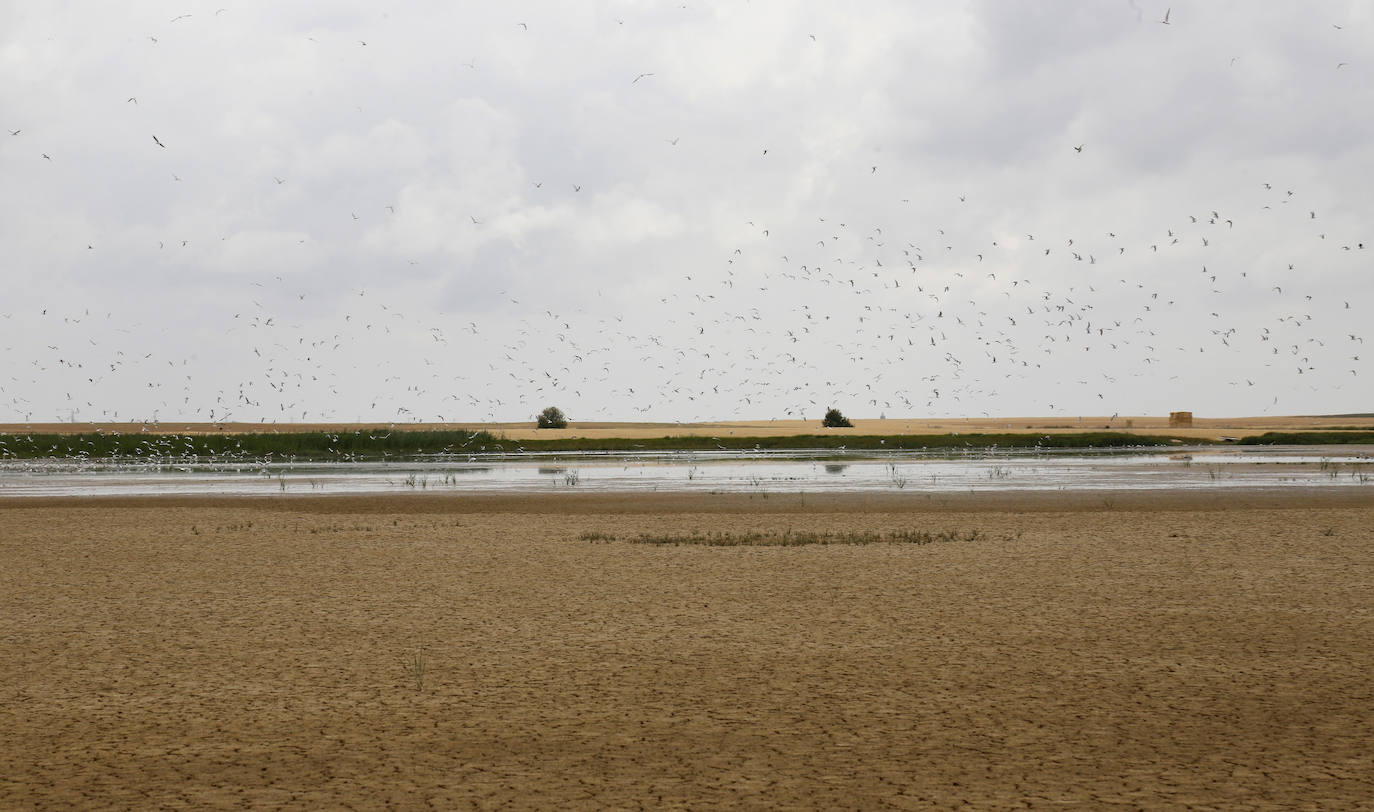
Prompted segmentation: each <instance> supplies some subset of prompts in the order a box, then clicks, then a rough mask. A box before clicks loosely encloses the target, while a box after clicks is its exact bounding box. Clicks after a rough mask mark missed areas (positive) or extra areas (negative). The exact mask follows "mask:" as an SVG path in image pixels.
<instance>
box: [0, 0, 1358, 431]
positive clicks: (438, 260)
mask: <svg viewBox="0 0 1374 812" xmlns="http://www.w3.org/2000/svg"><path fill="white" fill-rule="evenodd" d="M1166 14H1167V16H1168V21H1167V24H1165V23H1164V20H1165V17H1166ZM1371 124H1374V6H1371V5H1370V4H1369V3H1367V2H1310V3H1267V2H1266V3H1256V2H1241V1H1240V0H1237V1H1236V2H1206V3H1203V2H1177V1H1175V2H1173V3H1172V5H1169V4H1166V3H1163V2H1161V3H1155V2H1147V0H1134V2H1127V1H1124V0H1123V2H1109V1H1107V0H1103V1H1102V2H1080V3H1057V2H1043V3H1042V2H1011V1H1010V0H1008V2H963V3H955V2H943V1H941V2H909V0H901V2H864V3H860V4H857V5H849V6H845V5H843V4H837V3H829V2H782V1H781V0H777V1H776V2H767V1H765V0H754V1H753V2H742V1H741V2H701V0H686V2H681V0H674V1H673V2H656V1H653V2H629V1H628V0H626V1H623V2H611V1H606V2H579V3H564V2H552V0H551V1H550V2H534V1H530V2H510V3H468V2H456V3H455V2H409V3H402V4H379V3H362V2H358V3H344V2H333V3H319V2H309V3H305V2H282V3H270V4H268V3H255V4H243V3H237V2H235V0H214V2H199V0H187V2H179V3H165V2H158V3H153V2H140V1H139V0H133V1H132V2H125V3H119V4H105V3H66V2H44V3H29V4H20V3H6V4H3V5H0V125H3V127H4V130H5V132H3V133H0V180H2V181H3V187H4V190H5V191H4V194H3V195H0V247H3V258H2V259H0V263H2V264H0V421H21V420H32V421H48V420H73V419H75V420H82V421H84V420H95V421H104V420H139V419H152V418H157V419H161V420H211V419H229V420H244V421H254V422H256V421H263V420H265V421H274V420H275V421H288V420H294V421H300V420H308V421H319V420H333V421H356V420H365V421H405V422H410V421H416V420H423V421H475V420H523V419H528V418H530V417H531V416H532V415H534V414H535V413H536V412H538V411H539V410H540V409H541V408H543V407H544V406H547V405H557V406H559V407H561V408H562V409H563V410H564V411H565V412H567V413H568V415H569V416H570V417H571V418H573V419H574V420H579V419H580V420H655V421H674V420H682V421H703V420H723V419H769V418H779V419H782V418H796V417H805V418H819V417H820V416H821V414H822V412H823V411H824V409H825V408H826V407H828V406H831V405H834V406H837V407H839V408H841V409H842V410H843V411H844V412H845V413H846V414H847V415H849V416H850V417H856V418H864V417H878V416H880V415H885V416H887V417H890V418H891V417H946V416H953V417H959V416H982V415H985V414H991V415H1049V414H1062V415H1065V416H1075V415H1110V414H1112V413H1116V412H1120V413H1122V414H1162V413H1165V412H1168V411H1171V410H1180V409H1191V410H1192V411H1194V412H1195V413H1197V414H1198V415H1199V416H1226V415H1230V416H1240V415H1257V414H1299V413H1303V414H1329V413H1343V412H1356V411H1361V412H1368V411H1374V366H1372V365H1371V364H1370V359H1371V357H1374V329H1372V328H1371V327H1370V320H1371V317H1374V282H1372V281H1371V280H1374V274H1371V271H1374V263H1372V262H1371V260H1372V259H1374V193H1371V178H1374V132H1371V129H1372V128H1371ZM1366 341H1368V342H1369V346H1366Z"/></svg>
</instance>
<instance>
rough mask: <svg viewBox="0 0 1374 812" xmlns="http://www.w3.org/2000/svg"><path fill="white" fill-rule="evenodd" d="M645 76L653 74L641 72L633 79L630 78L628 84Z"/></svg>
mask: <svg viewBox="0 0 1374 812" xmlns="http://www.w3.org/2000/svg"><path fill="white" fill-rule="evenodd" d="M645 76H653V74H652V73H641V74H639V75H638V76H636V77H635V78H634V79H633V80H631V82H630V84H634V83H635V82H638V81H639V80H640V79H643V78H644V77H645Z"/></svg>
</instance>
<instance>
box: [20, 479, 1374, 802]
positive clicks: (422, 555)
mask: <svg viewBox="0 0 1374 812" xmlns="http://www.w3.org/2000/svg"><path fill="white" fill-rule="evenodd" d="M789 530H790V531H793V533H794V534H795V533H800V532H817V533H825V532H830V533H834V534H836V535H834V536H833V537H832V538H833V539H835V540H840V539H843V538H846V536H845V535H844V534H852V533H855V532H872V533H887V532H892V531H903V530H910V531H927V532H929V533H932V534H936V535H937V536H939V537H942V538H949V539H951V540H945V541H938V540H937V541H934V542H933V543H929V544H901V543H887V542H880V543H872V544H826V545H820V544H814V545H805V546H735V547H716V546H704V545H699V544H679V545H662V544H645V543H639V542H640V541H642V540H644V539H643V538H641V537H648V538H649V539H658V540H662V539H663V538H664V537H665V536H680V535H682V534H690V533H691V532H692V531H697V532H698V533H699V534H712V533H727V534H733V536H734V537H736V538H740V537H743V536H745V535H746V534H748V533H750V532H753V533H761V534H765V535H768V534H780V533H783V532H785V531H789ZM973 531H977V532H976V533H974V532H973ZM0 561H3V566H2V567H0V763H3V764H4V765H6V766H5V769H4V770H3V772H0V807H2V808H6V809H14V808H20V809H23V808H51V807H72V806H75V807H80V808H157V807H162V806H166V807H177V808H185V807H191V808H207V807H228V806H236V807H245V806H250V807H254V808H264V807H269V808H288V809H317V808H341V807H354V808H377V807H382V806H393V807H396V808H492V807H498V806H508V807H517V808H551V807H561V808H577V807H581V808H596V809H604V808H628V807H637V806H645V807H685V806H692V807H700V806H715V805H721V806H741V807H748V808H765V807H778V806H781V807H790V808H807V807H809V808H827V809H828V808H861V809H882V808H904V809H915V808H928V807H931V806H958V805H962V804H974V805H978V806H984V807H995V808H1014V807H1018V806H1046V805H1078V806H1089V807H1094V808H1101V807H1107V806H1113V805H1120V806H1124V807H1147V806H1185V805H1191V806H1202V807H1237V806H1246V807H1251V806H1266V807H1282V808H1303V807H1317V806H1325V807H1331V808H1352V807H1357V806H1360V805H1363V804H1368V803H1369V799H1370V798H1374V779H1372V778H1371V776H1374V748H1371V747H1370V745H1369V743H1370V742H1371V741H1374V714H1371V713H1370V709H1371V708H1374V678H1371V674H1374V609H1371V607H1374V489H1364V488H1358V487H1352V488H1342V489H1327V490H1326V491H1321V492H1316V491H1287V492H1282V493H1278V492H1275V493H1264V492H1227V493H1182V492H1152V493H1134V494H1133V493H1121V494H1114V495H1113V494H1091V493H1075V494H1062V495H1061V494H1053V493H1042V494H1029V495H1019V496H1018V495H1015V494H1001V495H999V494H987V495H959V496H946V497H927V496H925V495H922V494H919V493H902V494H875V495H859V494H854V495H843V496H825V497H821V496H799V495H790V496H781V495H774V496H769V497H767V498H764V497H763V496H760V495H755V496H752V497H751V496H749V495H744V494H741V495H718V494H716V495H710V494H700V495H698V494H674V495H664V494H659V495H633V494H631V495H616V494H578V493H571V494H566V493H564V494H540V495H500V494H493V495H406V496H395V497H393V496H369V497H310V496H300V497H293V496H285V497H280V498H272V499H208V498H183V499H178V498H149V499H122V500H121V499H65V500H57V499H53V500H28V499H14V500H5V501H3V502H0Z"/></svg>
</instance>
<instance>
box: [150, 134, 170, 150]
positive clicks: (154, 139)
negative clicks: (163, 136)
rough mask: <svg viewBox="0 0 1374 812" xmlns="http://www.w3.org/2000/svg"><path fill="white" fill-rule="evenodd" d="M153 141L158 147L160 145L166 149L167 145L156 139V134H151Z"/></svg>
mask: <svg viewBox="0 0 1374 812" xmlns="http://www.w3.org/2000/svg"><path fill="white" fill-rule="evenodd" d="M153 143H154V144H157V145H158V146H159V147H162V148H163V149H166V148H167V145H166V144H164V143H162V142H161V141H159V140H157V136H156V135H155V136H153Z"/></svg>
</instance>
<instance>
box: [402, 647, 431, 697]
mask: <svg viewBox="0 0 1374 812" xmlns="http://www.w3.org/2000/svg"><path fill="white" fill-rule="evenodd" d="M401 666H402V668H404V669H405V672H406V676H408V677H410V678H411V679H412V680H414V681H415V690H416V691H423V690H424V689H425V655H423V654H414V655H412V656H410V657H408V658H406V659H403V660H402V661H401Z"/></svg>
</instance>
